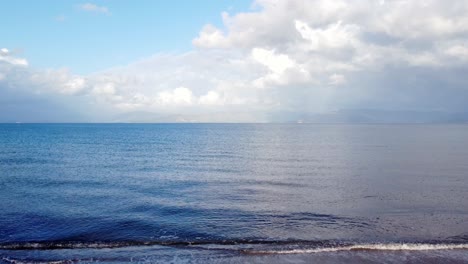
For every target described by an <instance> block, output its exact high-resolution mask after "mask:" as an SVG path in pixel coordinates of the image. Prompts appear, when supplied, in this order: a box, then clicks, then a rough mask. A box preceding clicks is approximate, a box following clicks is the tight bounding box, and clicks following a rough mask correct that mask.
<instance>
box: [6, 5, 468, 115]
mask: <svg viewBox="0 0 468 264" xmlns="http://www.w3.org/2000/svg"><path fill="white" fill-rule="evenodd" d="M254 6H255V8H254V9H252V10H251V11H249V12H241V13H236V14H227V13H223V14H222V18H223V23H224V24H223V26H219V27H215V26H213V25H212V24H207V25H206V26H204V27H203V28H201V29H200V32H199V34H198V36H196V37H195V38H194V39H193V45H194V50H193V51H190V52H187V53H182V54H164V53H161V54H157V55H154V56H151V57H148V58H145V59H142V60H140V61H136V62H134V63H131V64H129V65H126V66H121V67H116V68H111V69H107V70H103V71H101V72H97V73H94V74H90V75H88V76H77V75H74V74H72V73H70V72H68V71H66V70H61V69H58V70H37V71H31V73H30V75H28V77H27V78H23V77H22V78H20V77H19V76H24V75H26V74H25V73H21V74H20V73H18V72H21V69H20V68H21V67H20V66H21V65H23V68H25V67H24V66H26V65H27V61H26V60H24V59H20V58H16V57H15V56H12V55H11V53H10V52H9V51H8V50H7V49H2V50H1V52H0V62H3V64H4V65H3V68H0V73H1V74H3V75H0V76H3V77H2V78H3V81H5V80H9V81H10V82H12V80H13V78H14V80H15V81H18V82H23V83H25V82H29V84H31V85H29V86H30V87H34V89H36V90H41V91H44V90H48V91H55V92H57V93H61V94H70V95H76V96H86V98H87V99H88V100H90V101H95V102H97V103H98V104H102V105H106V106H108V107H109V108H110V109H118V110H119V111H121V110H125V111H132V110H145V111H152V112H158V113H169V112H171V113H186V114H190V113H192V112H203V111H219V112H223V113H234V112H238V111H241V110H242V111H248V112H249V113H252V115H254V114H255V113H257V112H259V113H260V112H277V111H283V110H284V111H305V112H312V111H319V110H320V111H322V110H327V109H328V110H329V109H339V108H347V107H359V108H365V107H400V108H405V107H406V108H431V107H432V108H437V109H443V108H447V109H452V108H453V109H455V108H457V107H458V108H463V107H465V106H466V105H468V102H465V101H463V99H462V98H463V96H461V95H464V94H463V91H465V90H466V89H465V88H464V87H466V82H467V81H465V79H466V77H464V75H463V73H464V72H466V71H463V70H464V69H466V68H468V64H467V63H468V48H467V47H468V46H467V43H468V16H466V14H468V2H467V1H464V0H453V1H450V3H448V2H446V1H442V0H429V1H427V0H413V1H403V0H402V1H372V0H356V1H345V0H336V1H329V0H310V1H302V0H282V1H277V0H257V1H255V3H254ZM82 8H84V9H85V10H87V11H95V12H101V13H108V12H109V11H108V9H107V8H105V7H99V6H96V5H93V4H86V7H85V5H83V6H82ZM22 60H24V61H22ZM5 65H8V67H7V66H5ZM13 68H14V70H13ZM2 69H3V70H2ZM12 76H16V77H12ZM28 80H29V81H28ZM345 85H346V89H344V88H343V87H340V86H345ZM342 88H343V89H342Z"/></svg>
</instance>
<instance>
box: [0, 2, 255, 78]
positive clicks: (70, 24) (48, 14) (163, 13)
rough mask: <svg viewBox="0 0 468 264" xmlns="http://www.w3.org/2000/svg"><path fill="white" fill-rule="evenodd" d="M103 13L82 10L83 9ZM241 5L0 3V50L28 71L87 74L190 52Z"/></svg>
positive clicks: (244, 5) (242, 5)
mask: <svg viewBox="0 0 468 264" xmlns="http://www.w3.org/2000/svg"><path fill="white" fill-rule="evenodd" d="M87 3H88V4H92V5H95V6H97V7H105V8H107V10H108V12H102V11H86V10H83V8H82V6H83V5H84V4H87ZM250 4H251V2H250V1H246V0H238V1H234V0H216V1H184V0H175V1H151V0H142V1H138V2H135V1H125V0H118V1H110V0H109V1H93V2H92V3H89V2H86V1H57V0H44V1H29V0H15V1H2V7H1V9H2V11H1V13H2V18H1V23H0V31H1V32H2V37H1V44H2V45H3V46H4V47H10V48H14V49H16V50H17V51H18V52H19V53H21V55H22V56H25V57H27V58H28V61H29V63H30V65H31V66H33V67H40V68H49V67H50V68H60V67H68V68H70V69H72V70H73V71H74V72H76V73H80V74H87V73H91V72H94V71H97V70H101V69H105V68H109V67H112V66H115V65H125V64H128V63H130V62H132V61H135V60H137V59H139V58H144V57H146V56H149V55H152V54H155V53H158V52H183V51H188V50H190V49H192V44H191V40H192V39H193V38H194V37H195V36H196V35H197V34H198V31H199V30H200V29H201V28H202V27H203V25H204V24H207V23H211V24H214V25H217V26H221V24H222V21H221V12H223V11H227V12H239V11H243V10H249V7H250Z"/></svg>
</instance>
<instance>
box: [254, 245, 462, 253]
mask: <svg viewBox="0 0 468 264" xmlns="http://www.w3.org/2000/svg"><path fill="white" fill-rule="evenodd" d="M455 249H468V244H416V243H415V244H407V243H403V244H398V243H393V244H360V245H351V246H337V247H323V248H309V249H291V250H264V251H255V250H254V251H249V253H252V254H311V253H326V252H338V251H358V250H363V251H366V250H367V251H428V250H455Z"/></svg>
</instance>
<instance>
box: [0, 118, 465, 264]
mask: <svg viewBox="0 0 468 264" xmlns="http://www.w3.org/2000/svg"><path fill="white" fill-rule="evenodd" d="M383 259H385V260H386V262H392V263H393V262H394V263H401V262H410V263H431V262H432V263H438V262H445V263H468V126H467V125H319V124H0V262H5V263H29V262H32V263H34V262H41V263H43V262H50V261H59V262H58V263H61V262H63V263H69V262H104V263H126V262H145V263H149V262H154V263H167V262H173V263H187V262H188V263H191V262H196V263H243V262H251V263H252V262H253V263H272V262H276V263H284V262H293V263H296V262H297V263H308V262H316V263H339V262H343V263H353V262H354V263H373V262H380V261H381V260H383Z"/></svg>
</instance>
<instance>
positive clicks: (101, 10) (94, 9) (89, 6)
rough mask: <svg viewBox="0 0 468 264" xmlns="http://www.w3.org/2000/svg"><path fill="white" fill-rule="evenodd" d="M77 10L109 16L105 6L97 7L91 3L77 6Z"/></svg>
mask: <svg viewBox="0 0 468 264" xmlns="http://www.w3.org/2000/svg"><path fill="white" fill-rule="evenodd" d="M79 8H80V9H81V10H83V11H88V12H94V13H102V14H110V12H109V9H108V8H107V7H105V6H98V5H95V4H92V3H84V4H81V5H79Z"/></svg>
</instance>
